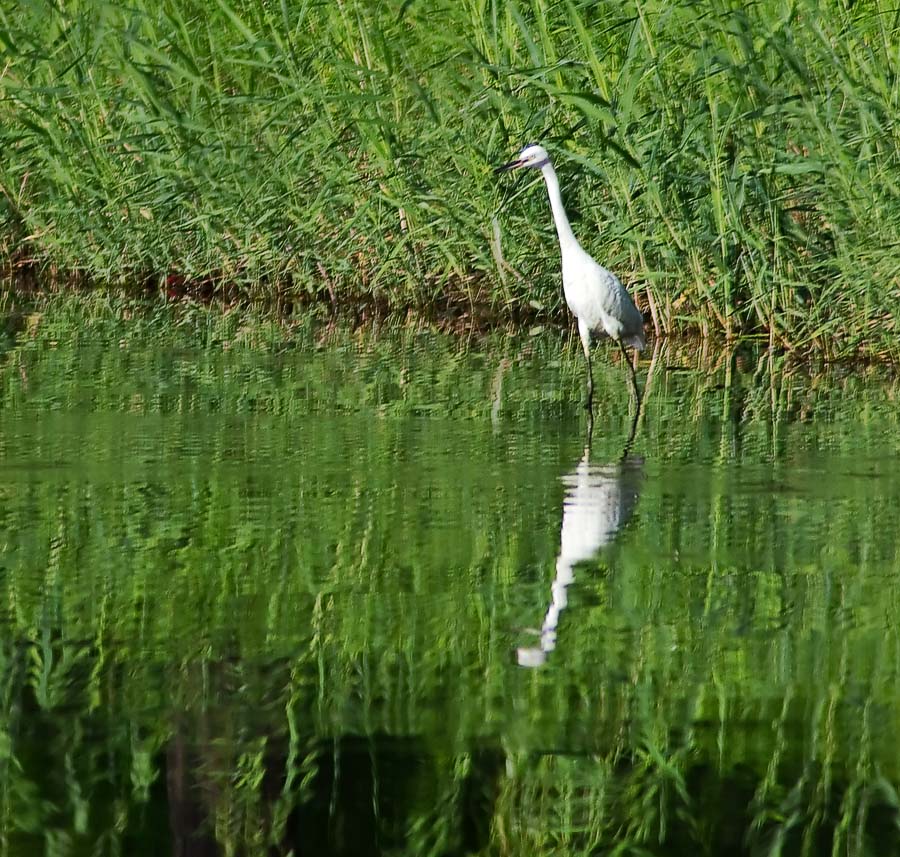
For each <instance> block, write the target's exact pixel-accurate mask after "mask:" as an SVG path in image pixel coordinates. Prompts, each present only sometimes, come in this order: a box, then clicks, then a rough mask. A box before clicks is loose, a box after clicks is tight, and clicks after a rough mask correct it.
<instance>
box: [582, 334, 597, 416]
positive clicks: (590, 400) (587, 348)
mask: <svg viewBox="0 0 900 857" xmlns="http://www.w3.org/2000/svg"><path fill="white" fill-rule="evenodd" d="M578 335H579V336H580V337H581V347H582V348H583V349H584V359H585V361H586V362H587V376H588V377H587V399H586V400H585V402H584V408H585V410H587V411H591V410H592V408H593V406H594V375H593V372H591V331H590V330H589V329H588V326H587V325H586V324H585V323H584V322H583V321H582V320H581V319H578Z"/></svg>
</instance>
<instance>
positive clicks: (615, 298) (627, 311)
mask: <svg viewBox="0 0 900 857" xmlns="http://www.w3.org/2000/svg"><path fill="white" fill-rule="evenodd" d="M521 167H530V168H532V169H539V170H540V171H541V173H542V174H543V176H544V181H545V182H546V184H547V193H548V194H549V196H550V208H551V209H552V211H553V222H554V223H555V224H556V234H557V236H558V237H559V249H560V255H561V257H562V282H563V293H564V294H565V296H566V304H567V305H568V307H569V309H570V310H571V311H572V315H574V316H575V318H576V320H577V322H578V334H579V336H580V337H581V344H582V347H583V348H584V356H585V359H586V360H587V366H588V398H587V404H588V406H590V403H591V400H592V397H593V390H594V381H593V376H592V373H591V337H592V336H593V335H595V334H601V333H606V334H607V335H609V336H610V337H611V338H612V339H614V340H615V341H616V342H617V343H618V344H619V347H620V348H621V349H622V352H623V354H624V351H625V346H626V345H630V346H631V347H632V348H635V349H637V350H638V351H640V350H641V349H642V348H643V347H644V345H645V340H644V319H643V317H642V316H641V313H640V311H639V310H638V308H637V307H636V306H635V305H634V301H632V300H631V296H630V295H629V294H628V292H627V291H626V290H625V287H624V286H623V285H622V283H621V282H620V281H619V278H618V277H617V276H616V275H615V274H614V273H613V272H612V271H608V270H607V269H606V268H604V267H603V266H602V265H599V264H598V263H597V262H595V261H594V259H593V257H592V256H591V255H590V254H589V253H587V252H586V251H585V250H584V248H583V247H582V246H581V245H580V244H579V243H578V239H577V238H576V237H575V234H574V233H573V232H572V227H571V225H570V224H569V218H568V216H567V215H566V209H565V208H564V207H563V201H562V194H561V193H560V191H559V180H558V179H557V177H556V170H554V169H553V164H552V163H550V156H549V155H548V154H547V150H546V149H544V148H543V147H542V146H526V147H525V148H524V149H522V151H521V152H520V153H519V157H518V158H517V159H516V160H515V161H511V162H510V163H508V164H504V165H503V166H502V167H499V168H498V172H499V171H503V170H511V169H519V168H521ZM626 359H627V355H626ZM628 365H629V368H630V370H631V383H632V388H633V390H634V395H635V398H636V399H637V401H638V405H640V395H639V394H638V389H637V380H636V378H635V375H634V367H633V366H632V365H631V364H630V363H629V364H628Z"/></svg>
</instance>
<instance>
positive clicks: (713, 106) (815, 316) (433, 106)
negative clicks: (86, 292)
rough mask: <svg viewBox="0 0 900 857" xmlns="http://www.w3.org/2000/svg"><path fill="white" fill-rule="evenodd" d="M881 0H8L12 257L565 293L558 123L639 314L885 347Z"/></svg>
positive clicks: (894, 303)
mask: <svg viewBox="0 0 900 857" xmlns="http://www.w3.org/2000/svg"><path fill="white" fill-rule="evenodd" d="M898 16H900V13H898V12H897V10H896V9H895V8H894V7H893V6H892V5H891V4H889V3H887V2H886V0H866V1H865V2H857V3H853V4H840V3H832V4H826V5H825V6H822V5H821V4H818V3H814V2H812V0H795V2H787V0H761V2H758V3H755V4H752V5H749V6H748V5H747V4H744V3H738V2H735V0H713V2H703V3H699V2H693V0H680V2H669V0H626V2H618V0H616V2H611V0H609V2H586V0H565V1H564V2H554V3H550V2H547V0H454V2H450V1H449V0H438V2H433V3H422V2H405V3H384V4H374V3H371V2H367V0H341V2H334V3H331V2H328V3H326V2H309V0H280V2H272V3H264V4H263V3H258V2H255V0H253V2H251V0H179V2H172V0H164V2H159V3H149V2H147V0H136V2H133V3H129V4H125V3H117V2H109V3H102V2H99V0H94V2H77V3H66V4H54V3H52V2H49V0H21V2H16V3H15V4H9V3H4V4H3V6H2V8H0V46H2V56H3V61H2V63H0V146H2V149H3V153H4V157H3V159H2V161H0V189H2V194H0V251H2V254H0V255H2V261H3V265H4V267H5V269H6V272H7V276H8V277H11V278H13V279H14V280H15V278H16V277H18V278H19V282H27V281H29V279H33V278H34V277H36V276H39V277H40V279H41V281H43V282H45V283H46V282H48V281H56V282H59V283H62V284H68V283H70V282H72V279H73V278H74V279H75V280H79V279H83V280H88V281H90V282H93V283H101V284H110V283H113V284H124V285H125V286H127V287H128V288H133V289H143V288H148V289H151V290H159V291H166V290H168V291H169V292H173V293H175V294H181V293H183V292H184V291H198V292H201V293H203V294H204V295H208V294H216V293H220V292H221V293H225V294H227V295H229V296H238V297H243V298H246V299H252V300H258V301H260V302H262V303H265V304H268V305H272V306H275V307H277V308H279V309H282V310H290V309H291V308H292V307H294V306H296V305H297V304H298V303H303V302H306V301H309V300H311V299H315V300H325V301H328V302H330V303H331V304H333V305H335V306H340V307H346V306H347V305H352V306H360V305H363V306H366V305H371V304H377V305H378V306H380V307H386V308H388V309H391V310H397V311H401V310H406V309H409V308H413V309H416V310H422V309H426V308H429V309H432V310H436V311H439V312H443V311H447V310H452V311H453V312H454V313H457V314H459V313H471V312H475V311H477V312H491V313H495V314H498V315H501V316H503V315H509V316H516V315H518V314H521V313H523V312H525V313H529V314H533V313H535V312H537V313H541V314H545V315H547V316H553V315H554V314H559V315H561V310H562V302H561V295H560V289H559V278H558V264H557V259H556V250H555V246H554V240H555V237H554V234H553V231H552V225H551V221H550V215H549V211H548V209H547V204H546V201H545V199H544V192H543V188H541V187H532V186H531V184H530V182H529V181H528V179H520V180H518V181H509V180H506V181H503V182H498V181H497V180H496V179H495V178H494V177H493V175H492V174H491V172H490V167H491V165H493V164H495V163H497V162H499V161H501V160H503V159H506V158H507V157H508V156H509V155H510V153H512V152H514V151H515V150H517V149H518V147H519V146H520V145H522V144H523V143H524V142H527V141H531V140H541V141H543V142H544V143H545V144H546V145H548V147H549V148H551V149H552V151H553V154H554V157H555V159H556V161H557V164H558V168H559V171H560V173H561V175H562V179H563V183H564V192H565V195H566V198H567V203H568V205H569V207H570V209H571V211H572V213H573V215H575V216H576V218H577V223H576V231H577V232H578V234H579V235H580V237H581V238H582V240H583V243H584V244H585V245H586V246H587V247H588V248H589V249H590V250H591V251H593V252H594V253H595V255H597V256H598V257H600V258H601V259H603V260H604V261H605V262H607V263H608V264H609V265H610V266H611V267H613V268H614V269H616V270H617V271H618V272H620V274H621V275H622V277H623V279H624V280H625V281H626V283H627V284H628V285H629V286H630V287H631V289H632V291H633V293H634V294H635V295H636V298H637V301H638V303H639V305H640V306H641V308H642V309H643V310H644V311H645V313H646V315H647V317H648V319H650V325H651V326H652V327H653V328H654V329H655V331H656V332H658V333H673V332H681V331H685V330H701V331H703V332H706V333H726V334H731V335H735V334H740V333H753V334H757V335H760V336H762V337H768V338H769V339H770V340H771V341H772V343H773V344H781V345H785V346H788V347H791V348H795V349H801V350H809V351H818V352H820V353H823V354H826V355H829V356H835V355H843V354H848V353H859V352H867V353H883V354H889V355H891V356H897V354H898V349H897V341H898V333H900V250H898V242H897V238H896V236H897V234H898V232H900V201H898V200H900V196H898V179H897V176H898V166H900V159H898V134H900V125H898V123H897V121H896V116H897V109H898V100H900V84H898V83H897V81H898V80H900V20H898Z"/></svg>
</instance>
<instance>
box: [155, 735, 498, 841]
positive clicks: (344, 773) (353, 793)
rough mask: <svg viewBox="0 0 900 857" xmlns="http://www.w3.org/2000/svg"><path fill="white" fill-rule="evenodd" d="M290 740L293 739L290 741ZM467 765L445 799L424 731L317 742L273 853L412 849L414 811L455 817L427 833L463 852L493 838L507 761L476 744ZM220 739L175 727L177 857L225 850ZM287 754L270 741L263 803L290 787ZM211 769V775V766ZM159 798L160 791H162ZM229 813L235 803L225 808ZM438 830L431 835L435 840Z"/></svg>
mask: <svg viewBox="0 0 900 857" xmlns="http://www.w3.org/2000/svg"><path fill="white" fill-rule="evenodd" d="M283 749H286V748H283ZM467 757H468V764H467V766H466V774H465V777H464V778H463V780H462V781H461V782H459V783H458V784H457V785H458V787H457V788H456V789H455V790H454V792H453V795H454V797H453V804H452V805H451V806H446V805H444V806H441V805H434V806H432V805H431V802H430V801H431V799H432V798H434V799H436V800H435V803H436V804H441V803H442V802H443V801H441V800H440V792H439V791H438V792H437V793H435V794H432V793H431V790H432V788H433V787H434V786H439V785H440V783H438V782H435V781H434V780H435V776H434V775H435V773H436V772H435V769H434V766H435V757H434V755H433V753H431V752H430V751H429V749H428V747H427V745H426V743H425V742H423V741H422V740H421V739H419V738H415V737H398V736H390V735H372V736H352V735H347V736H344V737H342V738H339V739H336V740H334V741H332V742H322V743H321V744H320V745H319V747H318V749H317V750H315V751H313V754H312V764H311V765H310V766H309V767H310V770H311V771H312V772H313V774H312V776H311V779H310V780H309V781H308V782H307V784H306V787H305V788H304V789H303V797H302V798H301V796H300V793H299V790H298V791H297V792H296V794H295V797H296V800H295V801H294V802H293V808H292V809H291V811H290V813H289V814H288V816H287V819H286V823H285V825H284V828H283V830H282V833H281V835H280V836H279V837H278V841H272V842H270V844H269V847H268V849H267V852H266V853H267V854H268V855H271V857H275V855H292V857H379V855H382V854H394V853H396V854H408V853H410V845H411V842H410V836H411V834H412V832H413V830H414V829H415V828H416V819H417V818H419V819H422V818H429V817H432V818H435V819H441V818H444V819H446V818H450V819H452V820H453V823H452V824H451V826H450V829H443V830H442V832H441V833H440V834H439V835H438V836H437V837H436V838H437V840H438V841H439V842H440V841H442V844H440V845H439V844H438V843H437V842H435V841H434V838H435V837H429V836H428V835H427V833H426V835H425V837H424V840H425V841H423V843H422V845H423V846H425V853H427V854H432V855H435V857H462V855H465V854H472V853H480V852H482V851H483V850H484V849H486V848H487V847H488V846H489V844H490V831H491V821H492V819H493V816H494V809H495V803H496V799H497V793H498V788H499V778H500V776H501V774H502V772H503V770H504V764H505V758H506V757H505V754H504V753H503V751H502V749H501V748H499V747H491V746H485V747H482V748H478V747H474V748H472V749H471V750H470V751H469V753H468V754H467ZM222 761H223V760H221V759H217V758H216V748H215V745H214V744H211V745H209V746H208V747H206V748H204V747H202V746H200V745H197V744H193V745H191V744H190V743H189V742H188V741H187V740H186V738H185V736H181V735H176V736H174V737H173V739H172V741H171V742H170V744H169V746H168V748H167V750H166V754H165V762H164V764H165V769H166V777H165V783H166V792H167V794H166V803H167V804H168V809H169V826H170V833H171V851H170V852H169V853H171V854H172V855H176V857H218V855H220V854H222V853H223V847H222V843H221V842H220V841H218V838H217V831H216V830H215V819H216V818H217V817H219V816H221V814H222V813H221V809H220V807H219V804H220V803H221V801H222V800H223V796H222V793H221V788H220V786H219V785H217V783H220V782H221V780H222V778H223V776H224V777H225V778H226V779H227V777H228V775H229V773H230V772H229V770H228V768H227V766H226V768H225V770H221V771H219V770H217V769H218V768H219V767H220V766H221V764H222ZM286 761H287V760H286V757H285V756H284V754H283V753H279V752H277V751H272V750H270V751H269V753H268V754H267V755H266V759H265V763H264V768H265V777H264V779H263V783H262V786H261V791H262V794H261V795H260V797H261V798H262V799H263V805H264V806H268V807H273V806H274V805H275V804H276V802H277V801H278V800H279V798H280V797H282V796H283V789H284V774H283V772H284V771H285V769H286ZM210 774H211V775H210ZM159 797H162V796H161V795H160V796H159ZM225 814H226V815H227V809H226V813H225ZM267 814H268V813H266V812H265V810H263V812H262V815H261V818H265V817H266V815H267ZM429 839H431V841H428V840H429Z"/></svg>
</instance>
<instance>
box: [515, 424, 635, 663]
mask: <svg viewBox="0 0 900 857" xmlns="http://www.w3.org/2000/svg"><path fill="white" fill-rule="evenodd" d="M638 415H639V411H638V412H637V413H635V415H634V419H633V421H632V423H631V431H630V433H629V435H628V440H627V441H626V443H625V448H624V449H623V451H622V454H621V456H620V457H619V458H618V460H616V461H614V462H612V463H609V464H595V463H593V462H592V461H591V434H592V431H593V421H592V420H591V421H589V423H588V433H587V441H586V443H585V448H584V454H583V455H582V457H581V459H580V460H579V462H578V464H577V466H576V467H575V469H574V470H573V471H572V472H571V473H568V474H566V475H565V476H564V477H563V480H562V481H563V484H564V485H565V486H566V493H565V498H564V500H563V514H562V526H561V528H560V534H559V556H558V557H557V559H556V577H555V578H554V580H553V584H552V586H551V587H550V595H551V598H550V605H549V606H548V608H547V613H546V615H545V616H544V623H543V625H542V626H541V631H540V644H539V645H537V646H528V647H521V648H519V649H518V652H517V656H518V661H519V665H520V666H523V667H539V666H542V665H543V664H544V663H545V662H546V660H547V656H548V654H549V653H550V652H552V651H553V650H554V649H555V648H556V629H557V626H558V624H559V618H560V615H561V614H562V612H563V610H565V609H566V605H567V604H568V595H567V590H568V588H569V586H570V585H571V584H572V582H573V581H574V580H575V567H576V565H577V564H578V563H580V562H584V561H586V560H589V559H592V558H593V557H594V556H596V555H597V553H599V552H600V551H601V550H602V549H603V548H605V547H607V546H608V545H609V544H611V543H612V541H613V540H614V539H615V537H616V535H617V534H618V532H619V531H620V530H621V529H622V527H624V526H625V524H627V523H628V521H629V519H630V518H631V515H632V513H633V512H634V507H635V505H636V504H637V500H638V495H639V494H640V483H641V479H642V478H643V463H644V462H643V459H642V458H640V457H638V456H633V455H631V444H632V443H633V441H634V434H635V430H636V428H637V423H638Z"/></svg>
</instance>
